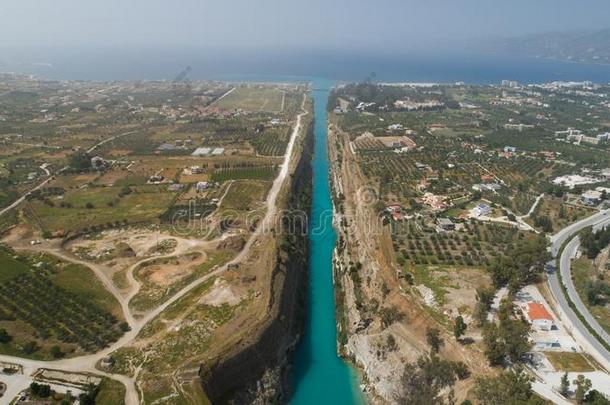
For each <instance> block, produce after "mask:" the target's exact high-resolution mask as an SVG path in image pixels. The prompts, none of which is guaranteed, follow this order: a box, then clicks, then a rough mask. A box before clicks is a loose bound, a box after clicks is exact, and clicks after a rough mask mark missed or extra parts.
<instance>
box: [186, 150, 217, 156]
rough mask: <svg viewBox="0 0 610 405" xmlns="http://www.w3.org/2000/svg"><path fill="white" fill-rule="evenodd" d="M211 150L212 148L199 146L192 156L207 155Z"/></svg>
mask: <svg viewBox="0 0 610 405" xmlns="http://www.w3.org/2000/svg"><path fill="white" fill-rule="evenodd" d="M211 151H212V149H211V148H197V149H195V151H194V152H193V153H191V156H207V155H209V154H210V152H211Z"/></svg>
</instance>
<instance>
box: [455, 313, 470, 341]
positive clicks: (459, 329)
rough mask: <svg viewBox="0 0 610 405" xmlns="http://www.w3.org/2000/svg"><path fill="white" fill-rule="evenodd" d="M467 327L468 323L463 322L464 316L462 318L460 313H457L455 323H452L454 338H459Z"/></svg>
mask: <svg viewBox="0 0 610 405" xmlns="http://www.w3.org/2000/svg"><path fill="white" fill-rule="evenodd" d="M467 327H468V325H466V322H464V318H462V316H461V315H458V317H457V318H455V323H454V325H453V335H454V336H455V340H458V341H459V340H460V338H461V337H462V335H463V334H464V332H466V328H467Z"/></svg>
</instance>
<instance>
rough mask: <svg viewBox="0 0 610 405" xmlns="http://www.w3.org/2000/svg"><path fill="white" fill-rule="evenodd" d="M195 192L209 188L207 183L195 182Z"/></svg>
mask: <svg viewBox="0 0 610 405" xmlns="http://www.w3.org/2000/svg"><path fill="white" fill-rule="evenodd" d="M196 187H197V191H205V190H207V189H208V188H210V183H208V182H207V181H199V182H197V186H196Z"/></svg>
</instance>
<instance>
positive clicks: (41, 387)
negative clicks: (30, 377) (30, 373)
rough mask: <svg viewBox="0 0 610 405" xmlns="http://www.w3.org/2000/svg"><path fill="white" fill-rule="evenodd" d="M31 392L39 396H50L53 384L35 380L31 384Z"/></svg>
mask: <svg viewBox="0 0 610 405" xmlns="http://www.w3.org/2000/svg"><path fill="white" fill-rule="evenodd" d="M30 393H31V394H32V395H33V396H35V397H38V398H48V397H49V396H50V395H51V386H50V385H48V384H38V383H37V382H33V383H31V384H30Z"/></svg>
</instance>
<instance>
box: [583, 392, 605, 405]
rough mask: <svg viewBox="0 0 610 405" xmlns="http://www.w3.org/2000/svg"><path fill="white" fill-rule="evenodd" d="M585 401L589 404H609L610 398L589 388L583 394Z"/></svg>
mask: <svg viewBox="0 0 610 405" xmlns="http://www.w3.org/2000/svg"><path fill="white" fill-rule="evenodd" d="M585 403H586V404H591V405H610V400H609V399H608V398H606V397H605V396H604V394H602V393H601V392H599V391H598V390H591V391H589V393H587V395H585Z"/></svg>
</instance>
